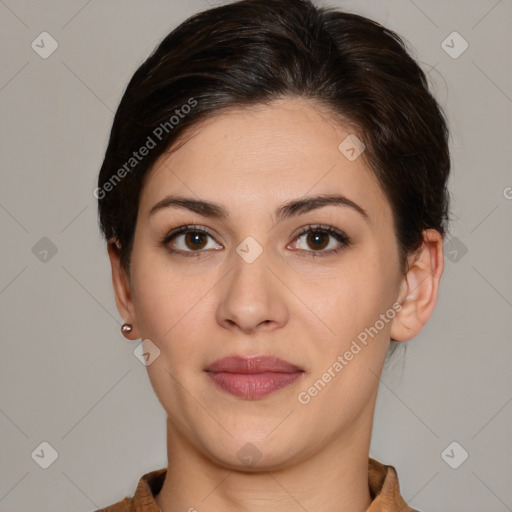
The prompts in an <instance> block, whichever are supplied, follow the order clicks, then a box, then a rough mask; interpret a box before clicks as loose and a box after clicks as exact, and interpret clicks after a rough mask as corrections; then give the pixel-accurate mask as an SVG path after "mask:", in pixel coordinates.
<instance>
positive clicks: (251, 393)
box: [205, 356, 304, 399]
mask: <svg viewBox="0 0 512 512" xmlns="http://www.w3.org/2000/svg"><path fill="white" fill-rule="evenodd" d="M205 371H206V372H207V374H208V376H209V377H210V378H211V379H212V381H213V382H214V383H215V384H216V385H217V386H218V387H219V388H220V389H222V390H224V391H227V392H228V393H231V394H232V395H235V396H238V397H241V398H247V399H253V398H262V397H264V396H267V395H269V394H270V393H273V392H275V391H277V390H279V389H282V388H284V387H287V386H290V385H291V384H293V383H294V382H295V381H296V380H297V379H298V378H299V377H301V376H302V374H303V373H304V370H302V369H301V368H299V367H298V366H296V365H294V364H291V363H288V362H287V361H283V360H282V359H278V358H277V357H270V356H256V357H250V358H246V357H240V356H235V357H225V358H223V359H219V360H217V361H215V362H214V363H212V364H211V365H209V366H208V367H207V368H206V369H205Z"/></svg>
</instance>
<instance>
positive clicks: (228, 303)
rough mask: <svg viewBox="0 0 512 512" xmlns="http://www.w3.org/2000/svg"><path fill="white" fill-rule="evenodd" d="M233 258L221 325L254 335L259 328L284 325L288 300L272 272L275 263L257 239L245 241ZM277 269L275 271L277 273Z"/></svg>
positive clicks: (221, 305) (220, 314)
mask: <svg viewBox="0 0 512 512" xmlns="http://www.w3.org/2000/svg"><path fill="white" fill-rule="evenodd" d="M235 251H236V254H233V263H234V268H233V270H232V271H231V272H229V274H228V276H226V282H225V284H224V287H223V290H222V296H221V297H220V301H219V307H218V321H219V323H221V324H222V325H224V326H228V325H230V326H232V325H233V324H236V325H238V327H239V328H241V329H243V330H246V331H252V330H254V329H256V328H257V327H258V325H260V324H262V325H263V324H264V325H269V324H272V323H275V324H282V323H283V322H284V321H285V318H286V306H285V297H283V294H282V291H280V290H279V287H280V286H282V284H281V283H280V282H279V281H278V280H277V279H276V277H275V276H274V274H273V272H272V271H271V270H270V269H269V268H268V267H270V268H272V266H273V265H275V263H276V259H275V258H273V257H272V254H271V250H270V249H268V248H264V247H263V245H262V244H260V243H259V242H258V241H257V240H256V239H255V238H254V237H252V236H248V237H246V238H245V239H244V240H243V241H242V242H241V243H240V244H239V245H238V246H237V247H236V249H235ZM276 270H277V269H273V271H274V272H275V271H276Z"/></svg>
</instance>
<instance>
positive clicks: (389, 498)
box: [97, 457, 418, 512]
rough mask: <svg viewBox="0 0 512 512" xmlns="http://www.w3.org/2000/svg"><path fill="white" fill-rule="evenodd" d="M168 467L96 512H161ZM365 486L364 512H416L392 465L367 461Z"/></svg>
mask: <svg viewBox="0 0 512 512" xmlns="http://www.w3.org/2000/svg"><path fill="white" fill-rule="evenodd" d="M166 473H167V468H162V469H156V470H154V471H151V472H149V473H146V474H144V475H142V476H141V477H140V480H139V483H138V484H137V489H136V491H135V494H134V496H133V498H125V499H124V500H122V501H120V502H118V503H116V504H115V505H111V506H110V507H107V508H105V509H101V510H98V511H97V512H161V511H160V509H159V508H158V506H157V504H156V502H155V495H156V494H158V493H159V492H160V489H161V488H162V486H163V483H164V480H165V475H166ZM368 485H369V487H370V495H371V497H372V499H373V501H372V503H371V505H370V507H369V508H368V509H367V512H418V511H416V510H414V509H412V508H410V507H409V506H408V505H407V503H405V501H404V499H403V498H402V496H401V494H400V488H399V485H398V476H397V473H396V470H395V468H394V467H393V466H388V465H385V464H381V463H380V462H378V461H377V460H375V459H372V458H371V457H370V458H369V459H368Z"/></svg>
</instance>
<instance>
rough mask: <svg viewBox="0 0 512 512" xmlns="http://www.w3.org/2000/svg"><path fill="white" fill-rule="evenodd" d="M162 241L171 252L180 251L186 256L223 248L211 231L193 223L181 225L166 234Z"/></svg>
mask: <svg viewBox="0 0 512 512" xmlns="http://www.w3.org/2000/svg"><path fill="white" fill-rule="evenodd" d="M161 243H162V245H163V246H164V247H166V248H167V250H168V251H169V252H171V253H180V254H183V255H184V256H195V255H197V256H198V255H200V254H203V253H207V252H209V251H208V250H209V249H213V250H219V249H223V247H222V245H219V244H218V243H216V242H215V240H214V238H213V236H212V234H210V232H209V231H207V230H206V229H204V228H202V227H200V226H193V225H192V226H181V227H180V228H177V229H175V230H173V231H172V232H171V233H169V234H168V235H167V236H165V238H164V239H163V240H162V241H161ZM194 253H197V254H194Z"/></svg>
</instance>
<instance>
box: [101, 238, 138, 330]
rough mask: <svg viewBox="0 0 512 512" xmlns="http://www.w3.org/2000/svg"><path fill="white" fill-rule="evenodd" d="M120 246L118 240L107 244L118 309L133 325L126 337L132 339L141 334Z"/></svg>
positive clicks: (125, 319)
mask: <svg viewBox="0 0 512 512" xmlns="http://www.w3.org/2000/svg"><path fill="white" fill-rule="evenodd" d="M120 247H121V246H120V245H119V242H118V241H117V240H110V241H109V242H108V244H107V251H108V256H109V258H110V265H111V267H112V284H113V286H114V294H115V298H116V305H117V310H118V311H119V314H120V315H121V316H122V317H123V318H124V321H125V322H127V323H130V324H131V325H132V326H133V330H132V331H131V332H130V333H129V334H127V335H126V337H127V338H128V339H130V340H136V339H138V338H139V337H140V335H139V332H138V329H137V324H136V315H135V307H134V305H133V298H132V290H131V284H130V277H129V276H128V275H127V274H126V271H125V269H124V268H123V267H122V265H121V258H120V251H119V249H120Z"/></svg>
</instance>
